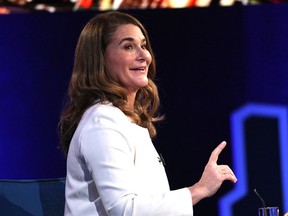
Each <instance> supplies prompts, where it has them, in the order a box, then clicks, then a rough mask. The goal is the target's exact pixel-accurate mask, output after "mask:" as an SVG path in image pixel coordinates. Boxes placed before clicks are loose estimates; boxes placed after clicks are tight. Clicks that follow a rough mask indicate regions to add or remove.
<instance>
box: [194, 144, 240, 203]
mask: <svg viewBox="0 0 288 216" xmlns="http://www.w3.org/2000/svg"><path fill="white" fill-rule="evenodd" d="M225 146H226V142H222V143H220V144H219V145H218V146H217V147H216V148H215V149H214V151H213V152H212V153H211V156H210V158H209V161H208V163H207V164H206V166H205V169H204V172H203V174H202V176H201V178H200V180H199V182H197V183H196V184H195V185H193V186H192V187H190V188H189V190H190V192H191V195H192V199H193V204H196V203H197V202H199V201H200V200H201V199H203V198H205V197H210V196H212V195H213V194H215V193H216V192H217V191H218V189H219V188H220V187H221V185H222V183H223V181H225V180H230V181H232V182H233V183H235V182H236V181H237V178H236V176H235V175H234V173H233V171H232V170H231V169H230V167H229V166H227V165H218V164H217V161H218V157H219V155H220V153H221V152H222V150H223V149H224V148H225Z"/></svg>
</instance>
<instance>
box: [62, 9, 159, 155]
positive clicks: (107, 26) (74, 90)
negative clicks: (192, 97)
mask: <svg viewBox="0 0 288 216" xmlns="http://www.w3.org/2000/svg"><path fill="white" fill-rule="evenodd" d="M125 24H133V25H136V26H138V27H139V28H140V29H141V31H142V33H143V35H144V36H145V38H146V43H147V44H146V48H147V50H148V51H149V52H150V54H151V57H152V62H151V64H150V66H149V71H148V75H147V76H148V85H147V86H146V87H143V88H140V89H139V90H138V92H137V94H136V98H135V104H134V111H131V110H129V109H128V108H127V95H128V92H127V90H126V89H125V88H124V87H123V86H121V85H120V84H119V83H117V82H115V81H114V80H112V78H111V77H110V75H109V74H108V73H106V71H105V67H104V53H105V50H106V47H107V45H108V44H109V43H110V41H111V37H112V36H113V34H114V33H115V31H116V30H117V28H118V27H119V26H121V25H125ZM155 74H156V67H155V57H154V54H153V51H152V48H151V44H150V41H149V37H148V34H147V31H146V29H145V28H144V27H143V25H142V24H141V23H140V22H139V21H138V20H137V19H136V18H135V17H133V16H131V15H129V14H127V13H122V12H118V11H110V12H106V13H102V14H99V15H98V16H96V17H94V18H92V19H91V20H90V21H89V22H88V23H87V25H86V26H85V27H84V29H83V30H82V32H81V34H80V37H79V39H78V43H77V46H76V50H75V60H74V68H73V72H72V77H71V80H70V83H69V88H68V95H67V101H66V104H65V107H64V110H63V112H62V114H61V117H60V123H59V128H60V131H59V132H60V138H61V147H62V149H63V151H64V153H65V154H67V153H68V150H69V145H70V142H71V139H72V136H73V134H74V132H75V130H76V128H77V126H78V124H79V122H80V120H81V118H82V115H83V113H84V112H85V111H86V110H87V108H89V107H90V106H92V105H93V104H95V103H104V102H107V101H109V102H111V103H112V104H113V105H114V106H116V107H118V108H119V109H120V110H122V112H123V113H125V114H126V115H127V116H129V117H130V118H131V119H132V120H133V122H135V123H136V124H138V125H140V126H142V127H145V128H147V129H148V130H149V133H150V137H151V138H153V137H155V136H156V129H155V126H154V123H155V122H156V121H159V120H162V118H163V117H162V116H158V107H159V103H160V102H159V96H158V90H157V86H156V85H155V83H154V82H153V79H154V77H155Z"/></svg>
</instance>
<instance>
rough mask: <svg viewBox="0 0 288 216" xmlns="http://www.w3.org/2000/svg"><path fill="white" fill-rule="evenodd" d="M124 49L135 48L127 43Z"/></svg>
mask: <svg viewBox="0 0 288 216" xmlns="http://www.w3.org/2000/svg"><path fill="white" fill-rule="evenodd" d="M124 49H126V50H132V49H133V46H132V45H130V44H127V45H125V46H124Z"/></svg>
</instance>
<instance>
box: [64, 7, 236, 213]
mask: <svg viewBox="0 0 288 216" xmlns="http://www.w3.org/2000/svg"><path fill="white" fill-rule="evenodd" d="M155 74H156V69H155V59H154V54H153V51H152V48H151V45H150V41H149V38H148V34H147V32H146V30H145V28H144V27H143V26H142V24H141V23H140V22H139V21H138V20H137V19H135V18H134V17H133V16H131V15H128V14H126V13H120V12H107V13H103V14H101V15H99V16H97V17H95V18H93V19H92V20H90V21H89V22H88V23H87V25H86V26H85V27H84V29H83V31H82V33H81V35H80V37H79V40H78V44H77V48H76V56H75V63H74V70H73V73H72V78H71V81H70V85H69V91H68V93H69V95H68V96H69V97H68V101H67V105H66V107H65V109H64V111H63V114H62V116H61V122H60V126H61V128H60V129H61V135H62V147H63V150H64V152H65V153H66V154H68V157H67V178H66V205H65V215H85V216H89V215H100V216H106V215H111V216H120V215H136V216H142V215H143V216H153V215H165V216H185V215H187V216H192V215H193V205H195V204H196V203H197V202H199V201H200V200H202V199H203V198H205V197H209V196H212V195H213V194H214V193H215V192H216V191H217V190H218V189H219V187H220V186H221V184H222V182H223V181H225V180H230V181H232V182H236V177H235V176H234V174H233V172H232V170H231V169H230V168H229V167H228V166H227V165H217V160H218V156H219V154H220V153H221V151H222V150H223V149H224V148H225V146H226V143H225V142H222V143H221V144H220V145H219V146H218V147H217V148H216V149H215V150H214V151H213V152H212V154H211V157H210V159H209V161H208V164H207V166H206V167H205V170H204V172H203V175H202V177H201V178H200V180H199V182H197V183H196V184H194V185H193V186H190V187H185V188H180V189H177V190H170V187H169V184H168V179H167V176H166V173H165V169H164V166H163V163H164V162H163V160H162V159H161V156H159V154H158V153H157V151H156V149H155V148H154V146H153V143H152V141H151V139H152V138H153V137H155V135H156V130H155V127H154V123H155V122H157V121H160V120H162V118H161V116H160V117H159V116H158V115H157V109H158V106H159V97H158V91H157V86H156V85H155V83H154V82H153V79H154V77H155Z"/></svg>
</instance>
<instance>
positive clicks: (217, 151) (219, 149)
mask: <svg viewBox="0 0 288 216" xmlns="http://www.w3.org/2000/svg"><path fill="white" fill-rule="evenodd" d="M225 146H226V142H225V141H223V142H221V143H220V144H219V145H218V146H217V147H216V148H215V149H214V150H213V152H212V153H211V156H210V158H209V163H216V164H217V160H218V157H219V155H220V153H221V152H222V150H223V149H224V148H225Z"/></svg>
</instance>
